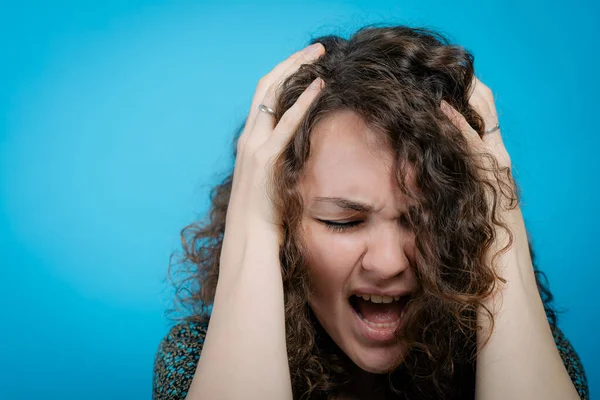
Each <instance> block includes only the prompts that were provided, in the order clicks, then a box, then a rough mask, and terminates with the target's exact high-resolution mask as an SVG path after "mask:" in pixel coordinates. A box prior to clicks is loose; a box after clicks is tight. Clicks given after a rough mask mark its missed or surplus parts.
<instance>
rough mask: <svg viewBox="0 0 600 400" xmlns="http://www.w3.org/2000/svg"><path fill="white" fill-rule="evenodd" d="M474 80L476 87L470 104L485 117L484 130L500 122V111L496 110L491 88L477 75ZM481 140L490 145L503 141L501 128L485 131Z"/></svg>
mask: <svg viewBox="0 0 600 400" xmlns="http://www.w3.org/2000/svg"><path fill="white" fill-rule="evenodd" d="M473 81H474V83H473V84H474V86H475V89H474V91H473V93H472V95H471V97H470V98H469V104H471V106H472V107H473V108H474V109H475V111H477V113H478V114H479V115H480V116H481V118H483V122H484V126H485V128H484V130H488V129H491V128H493V127H494V126H496V124H497V123H498V113H497V112H496V105H495V102H494V95H493V93H492V91H491V90H490V88H489V87H487V86H486V85H484V84H483V83H482V82H481V81H480V80H479V79H478V78H477V77H476V76H473ZM481 140H483V141H484V142H485V143H487V144H490V145H497V144H499V143H502V136H501V134H500V130H496V131H494V132H490V133H484V135H483V136H482V137H481Z"/></svg>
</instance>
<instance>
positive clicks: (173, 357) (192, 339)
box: [152, 322, 208, 400]
mask: <svg viewBox="0 0 600 400" xmlns="http://www.w3.org/2000/svg"><path fill="white" fill-rule="evenodd" d="M207 328H208V322H182V323H179V324H177V325H175V326H173V327H172V328H171V329H170V330H169V332H168V333H167V334H166V335H165V336H164V338H163V339H162V340H161V342H160V344H159V346H158V350H157V352H156V356H155V359H154V373H153V379H152V398H153V399H161V400H162V399H184V398H185V396H186V395H187V391H188V389H189V387H190V385H191V383H192V378H193V377H194V373H195V371H196V365H197V364H198V360H199V359H200V353H201V351H202V346H203V345H204V338H205V337H206V329H207Z"/></svg>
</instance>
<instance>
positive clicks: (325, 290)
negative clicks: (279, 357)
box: [300, 111, 418, 373]
mask: <svg viewBox="0 0 600 400" xmlns="http://www.w3.org/2000/svg"><path fill="white" fill-rule="evenodd" d="M375 137H376V133H374V132H373V131H372V130H370V129H369V128H368V127H367V126H366V125H365V124H364V123H363V122H362V121H361V119H360V118H359V117H358V116H357V115H356V114H354V113H352V112H350V111H343V112H337V113H335V114H333V115H332V116H330V117H329V118H327V119H326V120H324V121H322V122H321V123H319V124H318V126H317V127H316V128H315V130H314V131H313V132H312V137H311V156H310V159H309V161H308V163H307V165H306V169H305V174H304V176H303V179H302V181H301V183H300V191H301V194H302V197H303V200H304V208H305V211H304V216H303V222H302V226H303V230H304V235H305V240H306V244H307V247H308V251H309V257H310V259H309V269H310V276H311V280H312V283H313V286H312V289H313V293H312V295H311V297H310V299H309V304H310V306H311V308H312V310H313V312H314V313H315V315H316V317H317V318H318V320H319V322H320V323H321V325H322V326H323V327H324V329H325V330H326V331H327V333H328V334H329V336H331V338H332V339H333V340H334V341H335V343H336V344H337V345H338V346H339V347H340V348H341V349H342V350H343V351H344V352H345V353H346V354H347V355H348V357H350V359H351V360H352V361H353V362H354V363H355V364H356V365H358V366H359V367H360V368H362V369H363V370H365V371H367V372H373V373H383V372H387V371H389V370H390V369H392V368H394V367H395V366H396V365H397V363H398V361H399V359H400V358H401V357H402V355H403V349H402V346H400V345H399V344H398V343H397V341H396V340H395V336H394V332H395V331H396V330H397V329H399V328H401V324H402V314H401V313H402V310H403V308H404V306H403V304H404V302H403V300H404V299H400V300H398V297H399V296H404V295H406V294H410V293H411V292H414V291H415V290H416V288H417V285H418V283H417V280H416V278H415V274H414V269H413V268H412V266H413V265H414V234H413V233H412V232H411V230H410V229H409V228H408V226H407V224H406V223H405V219H404V217H403V216H404V215H405V214H407V213H408V206H409V204H408V199H407V198H406V197H405V196H403V194H402V192H401V190H400V188H399V186H398V184H397V183H396V180H395V178H394V174H393V173H392V168H391V167H392V162H393V153H392V151H391V150H390V149H388V148H386V147H384V146H382V145H380V144H377V143H376V141H375V140H374V139H375ZM324 221H331V222H333V223H334V224H335V226H333V227H332V226H328V225H327V222H324ZM342 224H347V225H342Z"/></svg>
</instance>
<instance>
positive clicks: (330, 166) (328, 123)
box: [302, 111, 401, 202]
mask: <svg viewBox="0 0 600 400" xmlns="http://www.w3.org/2000/svg"><path fill="white" fill-rule="evenodd" d="M310 154H311V155H310V158H309V159H308V161H307V165H306V166H305V171H304V174H303V180H302V186H303V192H304V194H305V195H306V196H307V197H312V196H344V197H352V198H355V199H357V200H365V201H371V202H377V199H380V200H382V199H386V198H389V197H390V196H391V197H394V198H397V197H398V196H401V192H400V188H399V187H398V184H397V182H396V179H395V176H394V173H393V161H394V153H393V151H392V149H391V148H389V147H388V146H387V145H386V144H385V143H384V142H383V140H382V135H381V134H380V133H379V132H376V131H374V130H373V129H372V128H370V127H369V126H367V125H366V124H365V123H364V121H363V120H362V119H361V118H360V117H359V116H358V115H357V114H355V113H353V112H351V111H339V112H336V113H335V114H332V115H330V116H329V117H327V118H326V119H324V120H322V121H320V122H319V124H318V125H316V126H315V128H314V129H313V132H312V133H311V153H310ZM307 200H308V199H307Z"/></svg>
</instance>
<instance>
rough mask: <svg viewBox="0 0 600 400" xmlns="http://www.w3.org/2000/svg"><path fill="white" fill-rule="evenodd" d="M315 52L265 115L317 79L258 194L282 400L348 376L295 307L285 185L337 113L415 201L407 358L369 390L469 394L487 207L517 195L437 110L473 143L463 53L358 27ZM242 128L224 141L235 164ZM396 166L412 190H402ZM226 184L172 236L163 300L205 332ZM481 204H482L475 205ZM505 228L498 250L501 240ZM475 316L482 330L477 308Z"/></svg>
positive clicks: (490, 233) (552, 313) (300, 290)
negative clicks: (379, 147)
mask: <svg viewBox="0 0 600 400" xmlns="http://www.w3.org/2000/svg"><path fill="white" fill-rule="evenodd" d="M316 42H320V43H322V44H323V45H324V46H325V49H326V53H325V55H323V56H322V57H321V58H319V59H318V60H317V61H316V62H314V63H313V64H306V65H303V66H302V67H301V68H300V69H299V70H298V71H297V72H296V73H295V74H293V75H292V76H290V77H289V78H288V79H286V81H285V82H284V83H283V84H282V86H281V88H280V91H279V93H278V96H277V103H276V104H275V107H274V108H275V110H276V116H275V119H276V121H279V119H280V118H281V116H282V115H283V113H284V112H285V111H286V110H287V109H289V108H290V107H291V106H292V105H293V104H294V102H295V101H296V99H297V98H298V97H299V96H300V94H301V93H302V92H303V91H304V89H305V88H306V87H307V86H308V85H309V84H310V82H312V80H313V79H315V78H316V77H321V78H322V79H323V80H324V81H325V87H324V89H323V90H322V92H321V93H320V94H319V96H318V98H317V99H316V100H315V101H314V103H313V104H312V105H311V107H310V109H309V110H308V112H307V114H306V116H305V118H304V119H303V121H302V123H301V124H300V126H299V128H298V130H297V132H296V133H295V135H294V137H293V139H292V141H291V143H290V144H289V145H288V146H287V147H286V148H285V149H284V150H283V152H282V153H281V154H280V156H279V157H278V158H277V159H276V160H275V164H274V173H273V177H272V185H271V189H272V192H271V196H272V198H273V201H274V204H275V207H276V210H277V212H278V214H279V216H280V220H281V228H282V232H283V235H284V236H283V237H284V241H283V245H282V246H281V249H280V261H281V267H282V277H283V284H284V293H285V300H284V301H285V319H286V335H287V351H288V359H289V367H290V373H291V376H292V384H293V393H294V398H302V399H305V398H311V399H313V398H327V397H328V396H331V395H335V394H336V393H338V392H340V391H342V390H343V389H344V388H345V387H346V385H348V384H349V383H350V382H351V381H352V380H353V377H354V376H355V375H356V374H357V367H356V365H354V364H353V363H352V362H351V361H350V359H349V358H348V357H347V356H346V355H345V354H344V353H343V352H342V351H341V350H340V349H339V348H338V347H337V346H336V345H335V344H334V343H333V341H332V340H331V338H329V336H328V335H327V333H326V332H325V331H324V329H323V328H322V327H321V326H320V324H319V322H318V321H317V319H316V318H315V316H314V314H313V313H312V311H311V309H310V307H309V305H308V297H309V294H310V290H311V283H310V280H309V277H308V271H307V270H308V268H307V254H308V253H307V249H306V247H305V246H304V245H303V241H302V237H301V235H300V227H301V221H302V215H303V201H302V198H301V196H300V194H299V191H298V187H297V183H298V181H299V179H300V177H301V175H302V173H303V168H304V166H305V165H306V162H307V160H308V158H309V156H310V136H311V132H312V131H313V128H314V127H315V126H316V124H317V123H318V122H319V121H321V120H323V119H324V117H326V116H328V115H331V114H332V113H334V112H336V111H341V110H351V111H353V112H354V113H356V114H357V115H359V116H360V117H361V118H362V119H363V120H364V121H365V122H366V123H367V124H368V125H369V126H370V127H371V128H373V130H374V131H376V132H379V133H380V134H381V140H383V141H385V143H386V144H387V145H388V146H389V147H390V148H391V149H393V151H394V154H395V162H396V165H395V171H397V177H398V179H397V180H398V184H399V186H400V188H401V189H402V191H403V192H404V193H405V194H407V195H408V196H409V197H410V198H412V199H413V200H415V201H416V204H418V206H417V207H416V208H415V209H414V210H416V211H414V212H412V213H410V215H408V218H409V223H410V224H411V227H412V229H413V230H414V231H415V237H416V241H415V245H416V250H417V251H416V254H417V257H416V265H415V270H416V271H415V272H416V276H417V279H418V280H419V283H420V290H419V292H418V293H414V294H413V296H412V297H411V299H410V301H409V303H408V306H407V312H406V314H405V323H404V329H403V331H402V332H400V333H399V340H401V341H402V342H403V343H404V344H405V345H406V348H407V349H408V350H407V353H406V355H405V356H404V358H403V360H402V363H401V364H400V366H399V367H398V368H397V369H395V370H394V371H392V372H390V373H388V374H382V375H381V376H380V377H379V378H378V379H380V383H381V385H380V386H382V387H383V388H384V390H386V391H387V392H388V393H389V394H390V395H392V396H398V397H401V396H404V397H405V398H409V399H414V398H437V399H442V398H448V399H451V398H461V399H462V398H469V397H473V388H474V373H475V361H476V333H477V329H478V325H477V310H478V309H479V308H480V307H483V309H485V310H487V309H486V308H485V307H484V306H483V301H484V299H486V298H487V297H488V296H489V295H490V294H491V293H492V291H493V290H494V288H495V285H496V284H497V281H498V280H501V281H502V279H501V278H500V277H499V276H498V275H497V273H496V269H495V268H494V260H495V258H493V259H492V261H489V258H488V257H486V254H487V252H488V251H489V249H490V248H491V246H492V243H493V242H494V240H496V233H495V229H496V227H500V228H501V229H507V226H506V225H504V223H503V222H502V221H501V220H500V218H499V212H500V207H498V206H497V204H498V203H500V200H502V199H507V200H508V201H509V204H510V205H511V206H512V207H515V206H517V204H518V197H519V196H518V186H517V185H516V183H515V181H514V179H513V177H512V173H511V171H510V168H499V167H498V165H497V163H495V162H494V161H495V160H491V161H492V165H493V166H494V167H493V168H492V170H491V172H493V176H494V177H495V180H494V182H492V181H489V180H486V179H484V178H482V177H483V176H485V175H484V174H482V173H481V172H482V168H484V167H482V166H483V165H488V164H485V163H482V155H477V154H473V153H472V151H471V149H470V148H469V146H468V143H467V142H466V140H465V138H464V136H463V134H462V133H461V132H460V131H459V130H458V129H457V128H456V127H455V126H454V125H453V124H452V123H451V122H450V121H449V120H448V118H447V117H446V116H445V115H444V114H443V112H442V111H441V110H440V108H439V105H440V102H441V100H442V99H443V100H445V101H447V102H448V103H449V104H450V105H452V106H453V107H454V108H455V109H456V110H458V111H459V112H460V113H462V114H463V115H464V116H465V118H466V120H467V121H468V122H469V123H470V125H471V126H472V127H473V128H474V129H475V130H476V131H477V132H479V133H480V134H483V130H484V124H483V120H482V118H481V117H480V116H479V115H478V114H477V112H476V111H475V110H474V109H473V108H472V107H471V106H470V105H469V96H470V91H471V89H472V87H471V85H472V78H473V75H474V57H473V55H472V54H471V53H470V52H469V51H467V50H466V49H464V48H463V47H460V46H456V45H451V44H450V42H449V40H448V39H447V38H445V37H444V36H443V35H441V34H440V33H438V32H435V31H433V30H431V29H427V28H411V27H407V26H377V25H369V26H366V27H363V28H361V29H359V30H358V31H357V32H355V33H354V34H353V35H352V36H351V37H350V38H349V39H344V38H341V37H339V36H335V35H329V36H323V37H318V38H315V39H313V40H312V41H311V43H316ZM243 127H244V125H243V124H242V126H241V127H240V129H239V130H238V132H237V134H236V135H235V138H234V143H233V148H234V159H235V148H236V142H237V138H238V137H239V135H240V133H241V131H242V130H243ZM483 157H486V155H483ZM487 157H490V156H487ZM409 167H410V168H411V170H412V171H413V173H414V178H415V179H416V186H417V190H415V189H413V188H411V187H410V186H411V185H408V184H407V183H406V181H405V176H406V174H405V172H406V171H407V168H409ZM232 179H233V173H232V172H231V173H229V175H228V176H227V177H226V178H225V179H224V181H223V182H222V183H221V184H219V185H218V186H216V187H215V188H214V189H213V190H212V192H211V196H210V197H211V209H210V213H209V215H208V218H207V219H206V220H205V221H201V222H195V223H193V224H191V225H189V226H187V227H185V228H184V229H183V230H182V232H181V238H182V244H183V253H182V254H181V255H180V257H179V258H178V259H177V262H174V263H172V264H171V267H175V266H177V267H180V268H182V269H183V271H182V272H184V274H185V275H183V278H184V279H183V280H180V281H179V282H178V283H177V286H176V287H177V296H176V301H178V302H180V304H183V305H184V306H186V308H187V309H188V310H189V311H190V314H189V315H187V316H185V317H184V318H183V319H184V320H186V321H190V322H192V321H193V322H204V323H206V322H207V321H208V319H209V318H210V305H211V304H212V302H213V299H214V295H215V290H216V285H217V280H218V276H219V258H220V253H221V246H222V241H223V236H224V232H225V217H226V211H227V206H228V202H229V198H230V195H231V185H232ZM489 195H491V198H492V199H494V201H493V202H492V204H493V206H492V207H490V206H489V203H488V202H487V201H486V198H488V197H487V196H489ZM508 232H509V238H510V241H509V243H507V244H506V246H505V247H504V250H506V249H507V248H508V246H509V245H510V242H512V234H511V233H510V231H508ZM530 251H532V247H531V242H530ZM498 255H499V254H497V255H496V256H498ZM532 259H534V255H533V252H532ZM534 265H535V263H534ZM534 269H535V272H536V278H537V282H538V289H539V291H540V293H541V296H542V300H543V302H544V306H545V309H546V314H547V316H548V319H549V322H550V323H551V324H553V325H556V323H557V316H556V310H555V309H554V308H553V307H552V306H551V302H552V294H551V292H550V291H549V289H548V287H547V281H546V279H545V276H544V275H543V273H542V272H541V271H539V270H538V269H537V267H535V266H534ZM542 278H543V279H542ZM488 317H489V318H491V320H492V322H493V316H492V314H491V313H490V312H489V311H488Z"/></svg>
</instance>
